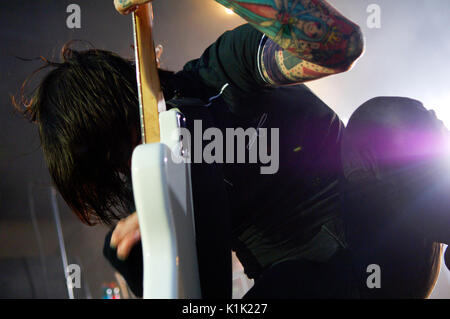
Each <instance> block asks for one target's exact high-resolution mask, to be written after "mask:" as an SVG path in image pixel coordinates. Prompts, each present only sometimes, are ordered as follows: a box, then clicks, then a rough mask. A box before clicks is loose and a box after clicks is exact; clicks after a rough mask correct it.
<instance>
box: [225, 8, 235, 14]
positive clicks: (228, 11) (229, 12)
mask: <svg viewBox="0 0 450 319" xmlns="http://www.w3.org/2000/svg"><path fill="white" fill-rule="evenodd" d="M225 12H226V13H228V14H233V13H234V11H233V10H231V9H228V8H225Z"/></svg>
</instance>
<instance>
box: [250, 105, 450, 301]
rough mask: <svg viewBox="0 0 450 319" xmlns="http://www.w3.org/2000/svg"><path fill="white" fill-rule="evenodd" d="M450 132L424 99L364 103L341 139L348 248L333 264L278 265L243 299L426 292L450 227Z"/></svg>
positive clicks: (416, 294) (402, 295)
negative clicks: (374, 272) (449, 150)
mask: <svg viewBox="0 0 450 319" xmlns="http://www.w3.org/2000/svg"><path fill="white" fill-rule="evenodd" d="M446 138H447V130H446V128H445V127H444V125H443V124H442V122H441V121H439V120H438V119H437V118H436V116H435V115H434V112H431V111H427V110H426V109H425V108H424V107H423V105H422V104H421V103H420V102H418V101H415V100H412V99H408V98H400V97H378V98H375V99H372V100H370V101H368V102H366V103H364V104H363V105H362V106H360V107H359V108H358V109H357V110H356V111H355V112H354V113H353V115H352V117H351V118H350V120H349V123H348V125H347V127H346V129H345V131H344V135H343V138H342V144H341V145H342V146H341V159H342V173H343V174H342V181H341V197H342V212H343V218H344V225H345V232H346V237H347V238H346V239H347V243H348V248H347V249H341V250H340V251H339V252H338V253H336V254H335V256H334V257H333V258H331V259H330V260H329V261H328V262H326V263H314V262H310V261H306V260H293V261H286V262H283V263H280V264H277V265H275V266H273V267H271V268H270V269H268V270H267V271H266V272H264V273H263V274H262V276H261V277H260V278H259V279H258V280H257V281H256V282H255V286H254V287H253V288H252V289H251V290H250V291H249V292H248V293H247V294H246V296H245V297H244V298H425V297H427V296H428V295H429V293H431V290H432V288H433V286H434V283H435V281H436V280H437V276H438V273H439V266H440V257H441V245H440V244H438V242H444V243H448V242H449V240H448V239H449V236H448V235H449V234H450V232H448V230H450V211H449V210H450V196H449V195H450V174H448V172H450V169H449V168H450V162H448V163H447V156H446V153H445V152H444V149H445V148H446V145H447V142H446ZM447 165H448V166H449V167H446V166H447ZM447 193H448V194H447ZM370 265H377V266H379V269H380V270H381V272H380V284H381V285H380V287H379V288H369V286H368V285H367V280H368V278H369V276H370V275H371V272H368V267H369V266H370Z"/></svg>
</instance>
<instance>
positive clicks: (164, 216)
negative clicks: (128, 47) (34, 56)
mask: <svg viewBox="0 0 450 319" xmlns="http://www.w3.org/2000/svg"><path fill="white" fill-rule="evenodd" d="M152 23H153V9H152V5H151V3H148V4H146V5H141V6H139V8H138V9H137V10H136V11H135V12H134V13H133V27H134V43H135V52H136V73H137V82H138V91H139V105H140V114H141V130H142V141H143V144H142V145H139V146H138V147H137V148H136V149H135V150H134V152H133V157H132V181H133V192H134V200H135V204H136V209H137V214H138V219H139V226H140V231H141V241H142V249H143V262H144V284H143V287H144V298H150V299H175V298H189V299H190V298H193V299H195V298H201V291H200V281H199V272H198V262H197V249H196V244H195V223H194V212H193V202H192V190H191V177H190V166H189V164H187V163H185V162H184V161H183V160H182V150H181V148H180V134H179V133H180V127H181V126H182V122H183V117H182V115H181V114H180V113H179V112H178V111H177V110H175V109H172V110H169V111H166V104H165V101H164V97H163V94H162V91H161V86H160V82H159V77H158V71H157V64H156V56H155V48H154V42H153V38H152Z"/></svg>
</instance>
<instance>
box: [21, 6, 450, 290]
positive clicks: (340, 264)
mask: <svg viewBox="0 0 450 319" xmlns="http://www.w3.org/2000/svg"><path fill="white" fill-rule="evenodd" d="M145 2H148V1H144V0H129V1H122V0H116V1H115V5H116V8H117V10H118V11H119V12H121V13H129V12H131V11H132V10H133V9H134V8H135V6H136V5H138V4H142V3H145ZM218 2H219V3H221V4H223V5H225V6H227V7H229V8H232V9H233V10H234V11H235V12H236V13H237V14H239V15H240V16H241V17H243V18H244V19H246V20H247V21H248V22H249V24H246V25H243V26H240V27H238V28H236V29H234V30H232V31H228V32H226V33H224V34H223V35H222V36H221V37H220V38H219V39H218V40H217V41H216V42H215V43H213V44H212V45H211V46H210V47H209V48H207V49H206V50H205V52H204V53H203V55H202V56H201V57H200V58H198V59H196V60H193V61H190V62H188V63H187V64H186V65H185V66H184V68H183V70H181V71H179V72H177V73H173V72H169V71H163V70H159V72H160V78H161V84H162V89H163V93H164V96H165V99H166V100H171V99H172V98H179V97H189V98H196V99H199V100H201V101H204V105H207V107H208V108H209V110H210V113H211V116H212V118H213V119H214V121H215V123H216V125H217V126H218V127H220V128H228V127H244V128H245V127H257V126H258V127H267V128H269V127H277V128H279V129H280V141H279V148H280V168H279V171H278V172H277V173H276V174H272V175H267V176H266V175H261V174H259V170H258V169H257V168H258V167H255V166H252V165H245V164H243V165H226V164H225V165H224V179H223V187H224V188H225V189H226V194H227V197H228V200H229V201H228V203H229V206H230V218H231V230H230V231H231V233H230V238H231V239H230V240H231V247H230V249H233V250H234V251H236V254H237V256H238V257H239V259H240V261H241V262H242V264H243V266H244V269H245V272H246V274H247V275H248V276H249V277H250V278H254V279H255V286H254V287H253V288H252V289H251V290H250V291H249V293H248V294H247V297H249V298H251V297H257V298H258V297H259V298H261V297H280V298H283V297H286V298H308V297H313V298H327V297H329V298H335V297H341V298H349V297H354V298H359V297H371V296H372V295H373V294H371V292H370V291H367V290H366V289H365V281H364V278H362V277H363V274H362V269H363V268H364V267H365V266H367V265H366V264H365V263H366V262H369V261H370V260H371V257H372V255H370V254H369V253H368V252H367V249H366V248H367V247H377V255H376V257H377V258H378V259H377V258H375V260H374V261H372V262H371V263H377V260H379V263H380V264H381V266H382V267H384V268H383V269H387V272H388V274H389V277H386V278H389V279H392V280H391V281H390V284H387V286H386V288H385V290H379V292H380V294H381V296H383V293H384V294H385V295H384V296H392V297H425V296H426V295H427V294H428V293H429V289H430V287H432V286H433V284H434V280H435V278H436V273H437V272H436V271H437V269H438V267H437V265H438V258H439V256H440V246H439V245H438V244H436V243H435V242H448V241H447V237H446V236H447V233H446V232H445V231H440V230H439V231H438V230H434V228H433V227H434V226H435V225H434V224H432V225H431V226H430V224H429V223H428V219H427V218H424V217H422V216H423V214H421V213H420V212H417V213H416V214H413V216H415V218H413V219H408V218H407V217H408V216H409V215H408V214H407V211H408V210H407V206H408V204H409V203H410V202H409V199H410V197H411V196H415V195H417V192H420V186H421V183H420V181H415V182H412V183H409V184H408V183H407V182H405V180H407V178H406V177H408V176H411V175H414V176H418V179H421V178H422V177H423V179H427V180H429V179H431V180H432V177H435V176H436V174H435V173H434V170H433V169H436V167H437V166H436V165H433V164H432V163H434V164H435V163H437V162H439V163H440V160H441V158H442V157H443V156H444V155H442V154H441V150H442V148H439V147H438V146H439V145H440V144H439V143H441V142H442V140H443V139H444V136H445V129H444V128H443V127H442V125H441V124H440V122H439V121H438V120H437V119H436V118H435V117H434V116H433V115H432V114H430V113H429V112H428V111H426V110H425V109H424V108H423V106H421V104H420V103H419V102H417V101H413V100H409V99H403V98H378V99H374V100H371V101H369V102H367V103H366V104H364V105H363V106H362V107H360V108H359V109H358V110H357V111H356V112H355V114H354V116H352V118H351V119H350V122H349V127H348V130H344V126H343V124H342V122H341V121H340V120H339V118H338V116H337V115H336V114H335V113H334V112H333V111H332V109H330V108H329V107H328V106H327V105H326V104H325V103H323V102H322V101H321V100H320V99H319V98H317V97H316V96H315V95H314V94H313V93H312V92H311V91H310V90H309V89H308V88H307V87H306V86H304V85H303V84H301V83H304V82H307V81H310V80H314V79H319V78H322V77H325V76H329V75H333V74H337V73H341V72H345V71H347V70H349V69H350V68H351V67H352V65H353V64H354V63H355V61H356V60H357V59H358V57H359V56H360V55H361V54H362V52H363V37H362V34H361V30H360V28H359V27H358V26H357V25H356V24H354V23H352V22H351V21H349V20H348V19H347V18H345V17H344V16H342V15H341V14H340V13H339V12H338V11H337V10H335V9H334V8H333V7H332V6H330V5H329V4H328V3H327V2H326V1H323V0H302V1H294V0H289V1H281V0H280V1H278V0H275V1H272V0H261V1H256V0H253V1H246V0H242V1H234V0H218ZM62 57H63V59H62V61H61V62H52V61H47V62H46V66H45V67H48V68H53V69H52V70H51V71H50V72H49V73H48V75H47V76H46V77H45V78H44V79H43V80H42V82H41V84H40V86H39V87H38V89H37V91H36V92H35V93H34V94H33V95H32V97H31V98H30V99H29V100H26V99H25V100H24V101H23V102H24V104H25V105H26V108H25V111H24V113H25V115H27V116H28V117H29V118H30V119H31V120H32V121H33V122H36V123H37V125H38V127H39V134H40V137H41V141H42V147H43V150H44V155H45V158H46V162H47V164H48V167H49V171H50V175H51V177H52V180H53V182H54V185H55V186H56V188H57V189H58V191H59V192H60V193H61V195H62V196H63V198H64V199H65V201H66V202H67V204H68V205H69V206H70V208H71V209H72V210H73V211H74V212H75V213H76V214H77V215H78V216H79V217H80V219H81V220H82V221H83V222H85V223H87V224H90V225H92V224H95V223H97V222H104V223H113V222H114V221H116V220H119V219H120V222H119V223H118V224H117V226H116V227H115V230H114V232H112V234H110V236H108V238H107V240H106V242H105V243H106V245H105V250H104V253H105V255H106V256H107V258H108V259H109V260H110V261H111V263H112V264H113V265H114V266H115V267H116V268H117V269H118V270H119V271H120V272H121V273H122V274H123V275H124V277H125V278H126V279H127V281H128V283H129V284H130V287H131V288H132V290H133V291H134V292H135V293H136V294H137V295H141V294H142V255H141V251H140V249H141V248H140V246H139V240H140V233H139V224H138V220H137V214H136V213H133V211H134V210H133V196H132V189H131V187H130V183H129V181H130V158H131V154H132V151H133V149H134V147H135V146H136V145H138V144H139V137H140V129H139V114H138V113H139V111H138V100H137V87H136V80H135V79H136V75H135V69H134V66H133V63H132V62H131V61H128V60H125V59H123V58H121V57H119V56H118V55H116V54H114V53H112V52H107V51H102V50H95V49H92V50H86V51H77V50H74V49H71V47H70V46H68V47H65V48H64V49H63V54H62ZM16 104H17V105H18V104H19V103H16ZM392 114H394V115H395V117H394V118H395V121H394V120H391V121H388V120H386V119H392V118H393V117H392V116H393V115H392ZM418 123H422V124H418ZM365 124H367V127H371V130H369V131H365V129H366V126H365ZM417 127H420V130H419V133H418V135H411V136H410V135H408V134H409V133H408V132H409V129H412V128H417ZM380 132H381V133H380ZM383 132H384V133H383ZM379 134H385V135H383V141H388V142H389V143H391V144H389V148H388V150H383V149H382V145H383V141H379V144H380V145H381V146H380V145H378V142H377V143H372V142H373V137H374V136H378V135H379ZM396 134H397V135H396ZM421 134H425V135H426V136H427V139H421V141H423V143H422V144H420V149H426V150H427V151H426V152H425V151H424V152H422V153H421V152H420V151H419V152H417V153H418V154H415V156H409V153H408V156H407V157H408V160H409V161H407V162H405V161H404V157H405V153H402V152H399V153H398V154H397V153H395V154H394V155H395V156H394V155H392V154H391V153H390V152H394V151H396V150H397V151H398V150H403V151H405V150H406V149H405V148H404V147H403V146H404V145H403V144H402V141H404V143H406V144H405V145H409V144H410V141H411V140H412V139H414V140H417V136H419V137H420V136H422V135H421ZM393 137H399V138H396V139H394V140H393V139H392V138H393ZM395 141H396V142H398V143H400V144H399V145H397V144H395V143H396V142H395ZM405 141H406V142H405ZM429 143H431V144H433V145H434V147H429ZM375 146H376V148H375V149H372V147H375ZM391 155H392V156H391ZM341 156H342V160H341ZM391 157H395V158H396V161H395V163H393V162H390V161H388V160H386V161H382V160H381V159H383V160H384V159H386V158H391ZM380 172H389V173H386V174H384V173H380ZM402 178H403V179H402ZM355 185H357V186H358V187H356V186H355ZM387 185H389V187H391V188H388V187H387ZM369 186H370V187H369ZM388 190H389V192H390V195H391V197H388V196H387V197H383V196H384V194H385V192H386V191H388ZM396 191H398V192H397V193H396ZM344 192H348V194H347V195H346V196H343V193H344ZM400 193H401V196H400V195H399V197H398V198H397V197H396V194H400ZM149 196H151V194H149ZM430 196H431V197H432V196H435V195H430ZM374 198H375V199H376V200H374ZM433 198H434V197H433ZM397 199H398V200H397ZM400 199H401V200H400ZM205 200H208V199H207V198H205ZM342 201H344V205H342ZM362 202H363V203H368V204H367V206H366V205H365V204H361V203H362ZM355 203H359V204H355ZM369 203H370V204H369ZM383 204H387V205H386V206H383ZM441 206H442V205H441ZM441 206H439V207H440V209H443V206H442V207H441ZM343 207H345V209H343ZM416 207H422V206H420V205H418V206H416ZM369 208H370V212H369ZM384 209H389V211H383V212H384V214H381V215H380V214H379V213H380V210H384ZM200 213H202V214H206V213H207V212H196V214H200ZM439 213H441V211H439ZM436 214H437V213H436ZM367 215H369V216H372V217H368V218H367V219H366V218H365V216H367ZM375 216H381V217H375ZM399 216H400V217H402V218H403V219H402V222H398V224H400V225H401V227H400V226H399V228H395V227H394V233H397V234H399V233H403V232H405V233H406V232H407V233H408V234H412V235H410V236H409V237H408V240H406V241H405V245H407V246H408V247H414V250H415V251H414V253H412V252H411V251H410V250H409V251H408V253H404V254H402V255H401V256H402V257H403V258H400V259H401V260H400V262H396V263H395V265H394V266H393V263H392V259H390V257H389V258H386V255H385V254H383V252H384V251H385V250H384V248H386V247H390V249H391V252H392V253H393V254H396V253H397V252H398V251H399V250H400V248H399V246H396V245H387V243H386V241H382V243H381V244H379V243H380V240H379V237H380V236H381V235H380V234H379V233H378V231H379V230H380V229H382V230H383V231H386V232H387V234H385V236H386V237H385V238H389V236H392V231H388V230H389V229H390V228H389V227H391V224H390V221H391V220H393V219H395V220H397V221H398V218H400V217H399ZM405 216H406V217H405ZM413 221H414V222H419V221H420V222H421V223H422V226H423V227H426V225H428V226H429V227H428V226H427V227H428V229H426V231H425V232H422V231H421V230H416V229H414V228H415V227H414V225H415V224H414V223H413ZM446 221H447V220H446V219H445V218H444V219H443V223H442V225H441V226H442V227H443V225H449V224H448V223H447V224H445V222H446ZM344 222H345V223H344ZM380 225H381V226H380ZM386 225H387V226H386ZM349 227H350V229H348V228H349ZM380 227H381V228H380ZM430 229H433V230H430ZM439 229H441V228H439ZM346 232H347V233H349V234H350V236H346ZM372 235H373V236H372ZM367 236H369V237H370V240H368V239H367V238H368V237H367ZM347 237H348V238H347ZM203 241H207V239H204V240H203ZM110 246H111V248H110ZM217 249H221V248H219V247H217ZM355 252H357V253H355ZM116 254H117V256H116ZM389 256H390V255H389ZM117 257H118V258H117ZM411 261H413V262H414V263H415V265H413V267H410V268H408V271H406V272H405V273H408V274H410V273H412V274H413V275H412V277H410V278H412V282H413V284H408V283H407V284H404V280H403V279H404V278H405V277H404V276H403V277H402V276H400V275H399V277H398V280H396V279H395V278H397V277H396V276H397V273H395V270H398V269H400V268H401V267H402V266H404V264H402V263H411ZM217 263H218V264H219V263H221V261H220V260H218V261H217ZM402 269H403V268H402ZM364 270H365V268H364ZM211 271H214V269H213V270H211ZM221 274H222V272H218V273H217V275H218V276H220V275H221ZM155 275H157V274H155ZM405 276H406V275H405ZM359 277H361V278H359ZM414 278H420V280H414ZM402 280H403V281H402ZM202 284H203V285H207V283H204V282H202ZM218 288H220V287H218ZM210 291H211V292H210V293H209V294H208V295H207V297H211V296H213V297H224V296H225V297H229V291H220V289H219V291H212V290H210Z"/></svg>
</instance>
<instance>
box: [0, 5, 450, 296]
mask: <svg viewBox="0 0 450 319" xmlns="http://www.w3.org/2000/svg"><path fill="white" fill-rule="evenodd" d="M71 3H75V4H78V5H79V6H80V7H81V28H80V29H69V28H68V27H67V25H66V19H67V17H68V16H69V15H70V13H67V12H66V8H67V6H68V5H69V4H71ZM330 3H332V4H333V5H335V6H336V8H338V9H339V10H340V11H341V12H342V13H343V14H345V15H346V16H348V17H349V18H350V19H352V20H353V21H355V22H356V23H358V24H359V25H360V26H361V28H362V30H363V33H364V35H365V38H366V53H365V54H364V56H363V57H362V58H361V59H360V60H359V61H358V63H357V65H356V66H355V67H354V68H353V69H352V70H351V71H349V72H347V73H345V74H341V75H337V76H333V77H330V78H328V79H323V80H319V81H315V82H312V83H310V84H309V86H310V87H311V88H312V89H313V91H315V92H316V94H317V95H319V96H320V97H321V98H322V99H323V100H324V101H325V102H326V103H327V104H328V105H329V106H330V107H332V108H333V109H334V110H335V111H336V112H337V113H338V114H339V115H340V116H341V117H342V118H343V120H344V121H345V120H346V119H348V118H349V116H350V115H351V113H352V112H353V111H354V110H355V109H356V108H357V106H358V105H360V104H362V103H363V102H364V101H366V100H368V99H369V98H372V97H374V96H378V95H401V96H409V97H412V98H416V99H419V100H421V101H422V102H424V104H425V105H426V106H427V107H429V108H433V109H435V110H436V111H437V114H438V116H440V117H441V119H442V120H443V121H444V122H447V123H450V112H449V111H448V108H449V107H450V105H449V102H450V91H449V84H450V83H449V80H448V75H449V74H450V67H449V63H448V58H449V56H450V41H448V39H449V36H448V32H449V31H448V27H449V22H448V21H449V18H450V1H448V0H378V1H373V0H372V1H367V0H333V1H330ZM371 3H376V4H378V5H379V6H380V7H381V10H382V11H381V21H382V25H381V28H380V29H370V28H368V27H367V24H366V20H367V17H368V16H369V13H367V11H366V9H367V7H368V5H369V4H371ZM154 9H155V37H156V43H161V44H163V46H164V54H163V58H162V66H163V67H165V68H168V69H171V70H175V71H176V70H178V69H180V68H181V67H182V66H183V64H184V63H185V62H187V61H188V60H190V59H193V58H196V57H198V56H199V55H200V54H201V52H202V51H203V50H204V49H205V48H206V47H207V46H208V45H209V44H211V43H212V42H213V41H214V40H215V39H216V38H217V37H218V36H219V35H220V34H221V33H222V32H223V31H225V30H226V29H230V28H233V27H234V26H237V25H239V24H241V23H243V20H241V19H240V18H239V17H237V16H236V15H229V14H227V13H226V12H225V11H224V9H223V7H221V6H220V5H218V4H217V3H215V2H214V1H212V0H156V1H155V2H154ZM71 39H82V40H87V41H90V42H91V43H92V44H93V45H94V46H95V47H97V48H101V49H107V50H111V51H115V52H117V53H119V54H121V55H123V56H125V57H132V56H133V51H132V50H131V48H130V46H131V45H132V25H131V17H130V16H128V17H124V16H121V15H119V14H118V13H116V12H115V9H114V7H113V1H112V0H71V1H66V0H47V1H44V0H15V1H8V2H6V1H2V3H1V4H0V298H36V297H39V298H46V297H52V298H67V288H66V286H65V280H64V275H63V264H62V259H61V253H60V246H59V244H58V237H57V232H56V223H55V219H54V216H53V210H52V206H51V205H52V202H51V196H50V188H49V187H50V179H49V175H48V173H47V170H46V167H45V163H44V161H43V156H42V152H41V150H40V148H39V138H38V135H37V131H36V128H35V127H34V126H33V125H32V124H29V123H28V122H26V121H25V120H23V119H22V118H21V117H20V116H19V115H18V114H15V113H14V112H13V109H12V106H11V103H10V95H11V94H17V93H18V89H19V87H20V85H21V83H22V82H23V80H24V79H25V78H26V77H27V76H28V75H29V74H30V73H31V72H32V71H33V70H34V69H36V68H37V67H39V66H40V65H41V63H40V62H39V61H32V62H24V61H21V60H19V59H17V58H15V57H16V56H20V57H22V58H36V57H39V56H45V57H47V58H51V59H57V58H59V52H60V49H61V47H62V45H63V44H64V43H65V42H67V41H68V40H71ZM449 165H450V163H449ZM58 207H59V210H60V216H61V224H62V232H63V238H64V244H65V248H66V251H67V256H68V263H69V264H71V263H76V264H79V265H80V266H81V270H82V288H81V289H76V291H75V295H76V297H79V298H89V297H93V298H100V297H101V295H102V288H101V287H102V284H103V283H105V282H109V281H115V280H116V279H115V277H114V273H113V271H112V269H111V267H110V266H109V265H108V264H107V262H106V261H105V260H104V259H103V257H102V255H101V249H102V245H103V237H104V235H105V233H106V231H107V230H108V228H107V227H106V226H97V227H87V226H84V225H82V224H81V223H80V222H79V221H78V220H77V219H76V218H75V217H74V216H73V214H71V213H70V211H69V210H68V209H67V207H66V205H65V204H64V202H63V201H62V200H61V199H60V198H59V199H58ZM33 214H34V216H35V217H36V218H32V216H33ZM33 221H34V222H33ZM442 268H443V269H442V272H441V276H440V279H439V282H438V285H437V287H436V289H435V293H434V294H433V296H435V297H436V296H437V297H442V298H447V297H450V289H449V287H448V285H449V282H448V271H447V270H446V268H445V266H443V267H442Z"/></svg>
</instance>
